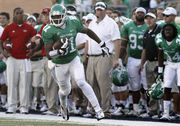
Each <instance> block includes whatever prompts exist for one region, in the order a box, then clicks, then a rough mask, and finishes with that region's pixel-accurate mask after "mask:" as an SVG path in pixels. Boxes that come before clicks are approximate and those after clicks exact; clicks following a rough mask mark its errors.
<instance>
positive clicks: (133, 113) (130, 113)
mask: <svg viewBox="0 0 180 126" xmlns="http://www.w3.org/2000/svg"><path fill="white" fill-rule="evenodd" d="M127 115H129V116H139V112H137V111H134V110H130V111H129V112H128V113H127Z"/></svg>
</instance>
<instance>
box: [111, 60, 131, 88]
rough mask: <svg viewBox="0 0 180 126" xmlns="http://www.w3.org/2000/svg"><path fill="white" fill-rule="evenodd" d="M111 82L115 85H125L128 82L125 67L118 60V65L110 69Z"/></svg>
mask: <svg viewBox="0 0 180 126" xmlns="http://www.w3.org/2000/svg"><path fill="white" fill-rule="evenodd" d="M111 78H112V82H113V84H114V85H116V86H125V85H126V84H127V83H128V80H129V78H128V73H127V71H126V68H125V67H124V66H123V65H122V62H121V61H120V62H119V66H118V67H116V68H115V69H112V70H111Z"/></svg>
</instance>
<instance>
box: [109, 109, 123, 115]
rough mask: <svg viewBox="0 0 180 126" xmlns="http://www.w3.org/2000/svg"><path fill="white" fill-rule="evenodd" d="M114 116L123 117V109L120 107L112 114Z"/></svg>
mask: <svg viewBox="0 0 180 126" xmlns="http://www.w3.org/2000/svg"><path fill="white" fill-rule="evenodd" d="M111 114H112V115H115V116H120V115H123V113H122V108H121V107H118V108H117V109H116V110H115V111H114V112H113V113H111Z"/></svg>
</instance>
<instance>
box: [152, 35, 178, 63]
mask: <svg viewBox="0 0 180 126" xmlns="http://www.w3.org/2000/svg"><path fill="white" fill-rule="evenodd" d="M155 42H156V45H157V47H158V48H160V49H162V50H163V52H164V54H165V56H166V57H167V60H168V61H170V62H174V63H176V62H180V35H178V36H177V37H176V38H175V39H174V40H173V41H172V42H171V44H170V45H168V44H167V42H166V40H165V39H164V38H163V36H162V34H161V33H159V34H157V36H156V38H155Z"/></svg>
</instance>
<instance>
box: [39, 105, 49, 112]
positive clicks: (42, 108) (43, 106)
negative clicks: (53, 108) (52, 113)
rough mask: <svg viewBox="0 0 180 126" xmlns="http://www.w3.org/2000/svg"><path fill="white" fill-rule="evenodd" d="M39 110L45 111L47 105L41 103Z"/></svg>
mask: <svg viewBox="0 0 180 126" xmlns="http://www.w3.org/2000/svg"><path fill="white" fill-rule="evenodd" d="M40 111H41V112H45V111H48V107H47V105H46V104H43V105H42V107H41V109H40Z"/></svg>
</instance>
